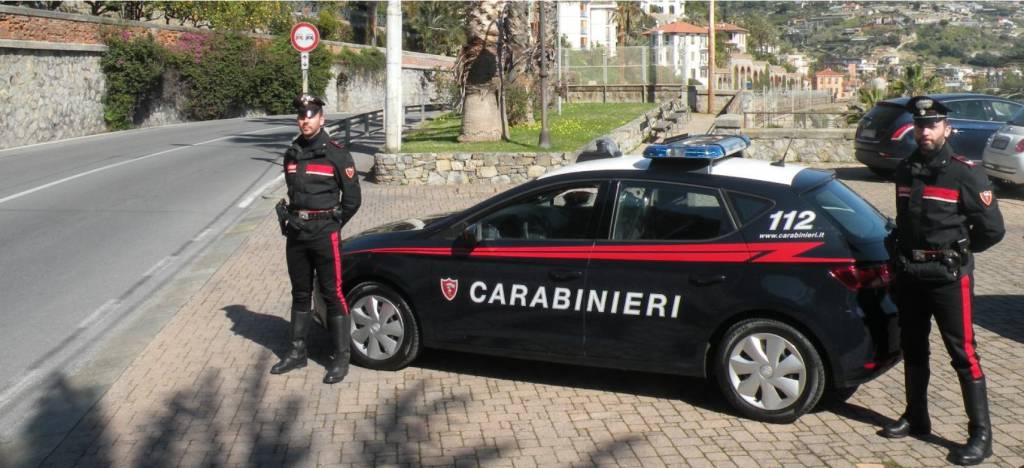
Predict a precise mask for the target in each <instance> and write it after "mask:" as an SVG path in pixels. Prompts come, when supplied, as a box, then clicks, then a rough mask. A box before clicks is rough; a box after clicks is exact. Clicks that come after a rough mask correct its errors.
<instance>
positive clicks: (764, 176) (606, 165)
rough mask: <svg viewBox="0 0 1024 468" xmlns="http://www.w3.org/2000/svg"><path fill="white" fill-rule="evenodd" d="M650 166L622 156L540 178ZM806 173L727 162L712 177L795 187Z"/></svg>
mask: <svg viewBox="0 0 1024 468" xmlns="http://www.w3.org/2000/svg"><path fill="white" fill-rule="evenodd" d="M650 165H651V160H650V159H647V158H644V157H642V156H622V157H619V158H607V159H597V160H593V161H587V162H582V163H578V164H572V165H569V166H565V167H563V168H560V169H556V170H554V171H551V172H549V173H547V174H544V175H542V176H541V177H540V178H542V179H543V178H547V177H553V176H556V175H562V174H572V173H577V172H589V171H628V170H634V171H645V170H647V169H648V168H649V167H650ZM804 169H806V167H804V166H801V165H798V164H786V165H785V166H783V167H778V166H773V165H771V164H770V163H769V161H762V160H758V159H743V158H725V159H723V160H721V161H718V162H717V163H715V164H714V165H713V166H712V167H711V173H712V174H715V175H721V176H727V177H739V178H743V179H751V180H759V181H764V182H772V183H776V184H783V185H793V178H794V177H796V175H797V173H799V172H800V171H802V170H804Z"/></svg>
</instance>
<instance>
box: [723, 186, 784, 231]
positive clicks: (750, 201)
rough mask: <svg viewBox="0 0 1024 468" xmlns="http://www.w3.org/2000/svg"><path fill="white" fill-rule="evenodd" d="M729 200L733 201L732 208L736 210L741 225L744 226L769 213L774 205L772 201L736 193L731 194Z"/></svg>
mask: <svg viewBox="0 0 1024 468" xmlns="http://www.w3.org/2000/svg"><path fill="white" fill-rule="evenodd" d="M729 199H730V200H732V206H733V207H734V208H735V209H736V214H737V215H738V216H739V221H740V223H741V224H744V225H745V224H747V223H748V222H750V220H752V219H754V218H756V217H757V216H758V215H759V214H761V213H764V212H765V211H768V209H769V208H771V207H772V205H773V203H772V201H771V200H766V199H764V198H761V197H755V196H752V195H745V194H742V193H735V192H729Z"/></svg>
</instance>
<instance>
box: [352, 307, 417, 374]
mask: <svg viewBox="0 0 1024 468" xmlns="http://www.w3.org/2000/svg"><path fill="white" fill-rule="evenodd" d="M350 313H351V314H352V343H353V344H354V345H355V347H356V350H357V351H358V352H359V353H361V354H363V355H364V356H366V357H368V358H370V359H373V360H375V361H379V360H384V359H388V358H390V357H392V356H394V355H395V354H396V353H397V352H398V349H399V348H401V346H402V339H403V338H404V337H405V323H404V322H403V321H402V314H401V313H400V312H399V311H398V307H397V306H395V304H394V303H393V302H391V300H390V299H388V298H386V297H383V296H377V295H372V294H371V295H369V296H365V297H362V298H360V299H359V300H358V301H356V303H355V304H353V305H352V307H351V308H350Z"/></svg>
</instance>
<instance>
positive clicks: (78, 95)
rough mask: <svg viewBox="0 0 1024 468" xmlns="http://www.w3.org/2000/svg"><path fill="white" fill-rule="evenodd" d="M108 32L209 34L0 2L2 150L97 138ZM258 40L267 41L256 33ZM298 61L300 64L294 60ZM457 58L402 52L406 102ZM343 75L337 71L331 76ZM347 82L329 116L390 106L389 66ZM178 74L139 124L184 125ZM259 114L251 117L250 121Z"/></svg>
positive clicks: (420, 95)
mask: <svg viewBox="0 0 1024 468" xmlns="http://www.w3.org/2000/svg"><path fill="white" fill-rule="evenodd" d="M105 28H115V29H116V30H122V31H130V32H131V33H133V34H145V33H151V34H153V36H154V37H156V39H157V41H158V42H159V43H161V44H163V45H165V46H166V45H170V44H174V43H176V41H177V38H178V36H179V35H180V34H183V33H186V32H209V31H208V30H199V29H194V28H186V27H178V26H165V25H161V24H153V23H142V22H137V21H121V20H115V19H110V18H102V17H95V16H88V15H76V14H68V13H60V12H52V11H46V10H34V9H30V8H20V7H10V6H6V5H0V83H3V85H2V86H0V109H4V112H5V115H4V119H2V120H0V148H10V147H14V146H22V145H28V144H33V143H41V142H46V141H52V140H58V139H63V138H71V137H76V136H83V135H91V134H95V133H100V132H103V131H106V126H105V123H104V120H103V102H102V99H103V95H104V93H105V90H106V77H105V76H104V75H103V71H102V69H101V68H100V58H101V57H102V56H103V54H104V53H105V52H106V50H107V48H106V46H105V45H103V44H102V31H103V30H104V29H105ZM254 38H255V39H256V40H257V41H266V40H268V39H269V36H260V35H254ZM321 46H322V47H329V48H331V49H332V50H333V51H337V50H338V49H340V48H350V49H351V48H355V49H359V48H364V47H366V46H361V45H355V44H342V43H337V42H328V41H324V42H323V43H322V44H321ZM297 62H298V60H296V63H297ZM452 63H454V59H453V58H450V57H441V56H434V55H428V54H419V53H411V52H405V53H403V55H402V66H403V70H402V79H403V94H404V101H405V104H406V105H415V104H423V103H429V102H431V101H432V100H433V99H434V98H435V97H436V94H437V91H436V89H435V87H434V85H433V82H434V80H433V76H434V75H435V74H436V73H446V72H438V71H435V70H439V69H443V70H447V69H450V67H451V64H452ZM341 71H342V66H341V65H334V66H333V67H332V76H334V77H337V76H339V73H340V72H341ZM348 78H349V79H348V80H347V82H346V83H339V82H338V81H337V80H336V79H334V78H332V80H331V81H330V82H329V83H328V87H327V91H326V93H325V94H326V96H324V97H325V99H326V101H327V104H328V105H327V111H328V112H364V111H368V110H376V109H381V108H383V107H384V104H383V103H384V94H385V93H384V81H385V78H384V69H383V68H381V70H379V71H376V72H372V73H362V74H359V73H356V74H353V76H349V77H348ZM176 79H177V77H176V76H174V75H168V76H165V77H164V80H165V83H167V84H166V85H165V86H164V87H163V90H164V93H163V95H161V96H159V97H157V98H155V99H153V100H152V102H146V103H143V105H142V108H141V109H139V111H138V112H137V113H136V116H135V124H136V125H137V126H139V127H151V126H157V125H166V124H171V123H179V122H183V121H184V120H185V117H184V116H183V114H182V113H181V112H180V109H182V105H183V102H182V97H181V96H177V95H174V94H171V91H172V90H174V89H176V86H172V84H173V82H174V80H176ZM257 115H261V113H257V112H247V113H245V116H257Z"/></svg>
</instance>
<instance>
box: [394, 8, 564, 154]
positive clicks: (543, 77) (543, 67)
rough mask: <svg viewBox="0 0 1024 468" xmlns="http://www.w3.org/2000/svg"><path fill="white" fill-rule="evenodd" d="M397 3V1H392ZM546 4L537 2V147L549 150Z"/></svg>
mask: <svg viewBox="0 0 1024 468" xmlns="http://www.w3.org/2000/svg"><path fill="white" fill-rule="evenodd" d="M392 1H397V0H392ZM545 3H546V2H544V1H543V0H541V1H539V2H537V4H538V5H540V34H539V35H538V39H540V138H539V141H538V142H537V145H538V146H540V147H541V148H544V149H548V148H550V147H551V138H550V136H549V135H548V56H547V55H548V53H547V52H548V49H547V47H546V44H545V42H544V28H546V27H547V25H546V24H545V23H544V10H546V9H547V8H546V6H545V5H544V4H545Z"/></svg>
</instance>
